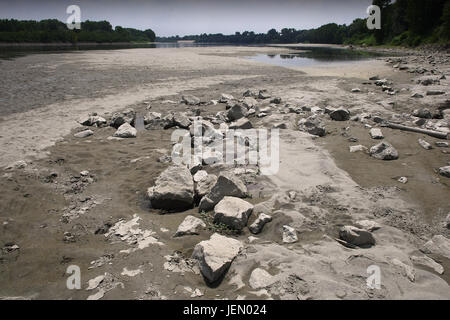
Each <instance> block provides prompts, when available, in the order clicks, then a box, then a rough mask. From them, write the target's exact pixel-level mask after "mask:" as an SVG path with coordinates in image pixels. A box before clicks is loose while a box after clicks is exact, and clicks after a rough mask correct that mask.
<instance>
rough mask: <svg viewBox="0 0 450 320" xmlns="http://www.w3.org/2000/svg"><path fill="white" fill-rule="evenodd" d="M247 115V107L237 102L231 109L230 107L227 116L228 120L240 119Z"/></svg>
mask: <svg viewBox="0 0 450 320" xmlns="http://www.w3.org/2000/svg"><path fill="white" fill-rule="evenodd" d="M246 115H247V108H246V107H244V106H243V105H242V104H240V103H235V104H234V105H233V106H232V107H231V108H230V109H228V111H227V113H226V116H227V118H228V121H235V120H239V119H241V118H243V117H245V116H246Z"/></svg>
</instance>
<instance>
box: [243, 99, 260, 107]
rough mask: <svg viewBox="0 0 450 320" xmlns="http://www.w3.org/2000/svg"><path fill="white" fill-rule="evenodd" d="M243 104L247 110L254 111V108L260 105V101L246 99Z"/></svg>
mask: <svg viewBox="0 0 450 320" xmlns="http://www.w3.org/2000/svg"><path fill="white" fill-rule="evenodd" d="M242 104H243V106H244V107H246V108H247V109H252V108H254V107H256V106H257V105H258V101H257V100H256V99H255V98H252V97H245V98H244V99H243V100H242Z"/></svg>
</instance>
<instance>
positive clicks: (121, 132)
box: [114, 122, 137, 138]
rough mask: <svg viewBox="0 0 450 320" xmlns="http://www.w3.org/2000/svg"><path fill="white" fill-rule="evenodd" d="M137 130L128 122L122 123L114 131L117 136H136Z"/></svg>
mask: <svg viewBox="0 0 450 320" xmlns="http://www.w3.org/2000/svg"><path fill="white" fill-rule="evenodd" d="M136 134H137V130H136V129H135V128H133V127H132V126H131V125H130V124H129V123H128V122H125V123H124V124H122V125H121V126H120V127H119V129H117V131H116V132H115V133H114V137H117V138H136Z"/></svg>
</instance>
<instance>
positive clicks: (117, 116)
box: [110, 108, 136, 129]
mask: <svg viewBox="0 0 450 320" xmlns="http://www.w3.org/2000/svg"><path fill="white" fill-rule="evenodd" d="M135 120H136V111H134V109H131V108H130V109H126V110H124V111H122V112H116V113H114V114H113V115H112V117H111V122H110V126H111V127H114V128H116V129H117V128H119V127H120V126H121V125H123V124H124V123H128V124H130V125H134V122H135Z"/></svg>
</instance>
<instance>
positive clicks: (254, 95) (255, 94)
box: [243, 90, 258, 98]
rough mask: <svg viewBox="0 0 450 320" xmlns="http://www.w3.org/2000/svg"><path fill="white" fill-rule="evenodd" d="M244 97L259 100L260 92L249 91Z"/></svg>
mask: <svg viewBox="0 0 450 320" xmlns="http://www.w3.org/2000/svg"><path fill="white" fill-rule="evenodd" d="M243 96H244V97H252V98H258V92H256V91H254V90H247V91H245V92H244V93H243Z"/></svg>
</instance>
